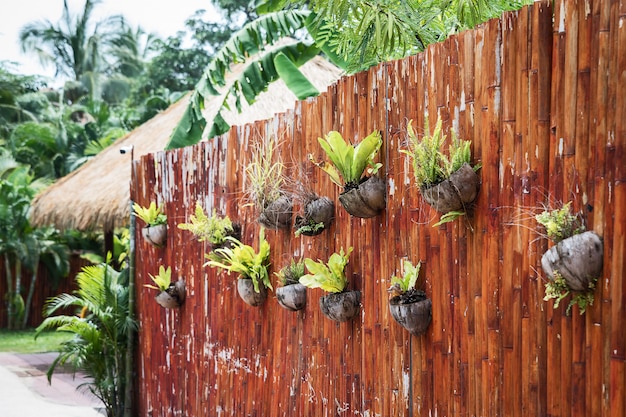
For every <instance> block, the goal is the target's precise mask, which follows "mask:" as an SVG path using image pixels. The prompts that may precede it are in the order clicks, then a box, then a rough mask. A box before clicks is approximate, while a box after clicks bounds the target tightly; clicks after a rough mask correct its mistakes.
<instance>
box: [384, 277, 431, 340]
mask: <svg viewBox="0 0 626 417" xmlns="http://www.w3.org/2000/svg"><path fill="white" fill-rule="evenodd" d="M389 311H390V313H391V316H392V317H393V318H394V320H395V321H396V322H398V324H400V325H401V326H402V327H404V328H405V329H406V330H408V331H409V333H411V334H413V335H415V336H419V335H421V334H423V333H424V332H425V331H426V329H427V328H428V326H429V325H430V322H431V320H432V302H431V301H430V299H429V298H427V297H426V294H424V292H423V291H418V290H414V289H412V290H409V291H407V292H406V293H404V294H402V295H398V296H395V297H393V298H391V299H390V300H389Z"/></svg>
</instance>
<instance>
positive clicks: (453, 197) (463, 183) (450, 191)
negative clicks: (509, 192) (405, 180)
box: [420, 163, 480, 214]
mask: <svg viewBox="0 0 626 417" xmlns="http://www.w3.org/2000/svg"><path fill="white" fill-rule="evenodd" d="M479 189H480V177H479V176H478V174H476V172H475V171H474V169H473V168H472V167H471V166H470V165H469V164H468V163H464V164H463V165H462V166H461V168H459V169H458V170H457V171H455V172H453V173H452V174H451V175H450V177H449V178H447V179H445V180H443V181H442V182H440V183H439V184H437V185H433V186H431V187H427V188H421V189H420V192H421V193H422V197H423V198H424V200H426V202H427V203H428V204H429V205H430V206H431V207H433V208H434V209H435V210H437V211H438V212H440V213H442V214H446V213H449V212H451V211H465V209H466V207H468V206H469V205H470V204H471V203H473V202H474V200H475V199H476V197H477V196H478V191H479Z"/></svg>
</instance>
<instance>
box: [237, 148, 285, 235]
mask: <svg viewBox="0 0 626 417" xmlns="http://www.w3.org/2000/svg"><path fill="white" fill-rule="evenodd" d="M276 150H277V145H276V143H275V142H274V140H273V139H268V140H266V139H263V140H262V141H260V142H258V143H256V144H254V145H252V148H251V150H250V152H251V157H250V163H249V164H248V165H246V167H245V183H246V188H245V194H246V200H247V202H248V203H249V204H250V205H252V206H253V207H254V209H255V212H256V214H257V216H258V217H257V221H258V223H259V224H260V225H262V226H263V227H265V228H268V229H273V230H278V229H288V228H289V227H291V218H292V214H293V202H292V201H291V198H290V197H289V195H288V194H287V193H286V192H285V190H284V186H285V176H284V174H283V169H284V165H283V163H282V162H281V161H280V160H279V159H277V158H275V157H274V153H275V152H276ZM275 159H276V160H275Z"/></svg>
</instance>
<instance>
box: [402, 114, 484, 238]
mask: <svg viewBox="0 0 626 417" xmlns="http://www.w3.org/2000/svg"><path fill="white" fill-rule="evenodd" d="M412 122H413V121H412V120H411V121H409V123H408V125H407V132H408V142H409V147H410V149H409V150H403V151H402V152H403V153H405V154H407V155H409V157H410V159H411V161H412V166H413V174H414V176H415V182H416V184H417V186H418V187H419V189H420V193H421V195H422V198H423V199H424V200H425V201H426V203H428V205H430V206H431V207H433V208H434V209H435V210H437V211H438V212H439V213H441V214H443V215H442V216H441V218H440V220H439V222H437V223H436V224H435V226H439V225H441V224H443V223H447V222H451V221H453V220H455V219H457V218H458V217H459V216H463V215H465V214H466V213H467V211H468V210H469V208H470V206H471V204H472V203H473V202H474V200H476V197H477V196H478V191H479V189H480V177H479V176H478V175H477V174H476V171H477V170H478V169H479V168H480V166H479V165H478V166H474V167H472V166H470V164H469V162H470V159H471V155H472V154H471V150H470V145H471V142H470V141H469V140H459V139H458V138H457V136H456V133H455V131H454V130H452V129H451V134H452V143H451V144H450V147H449V149H450V150H449V154H448V155H446V154H444V153H443V151H442V148H443V145H444V142H445V141H446V135H444V134H443V131H442V121H441V118H438V119H437V126H436V127H435V130H434V132H433V134H432V136H431V135H430V130H429V128H428V118H427V117H426V118H425V126H424V131H425V132H426V134H425V135H424V136H423V137H422V138H421V139H418V138H417V135H416V134H415V131H414V130H413V127H412V126H411V124H412Z"/></svg>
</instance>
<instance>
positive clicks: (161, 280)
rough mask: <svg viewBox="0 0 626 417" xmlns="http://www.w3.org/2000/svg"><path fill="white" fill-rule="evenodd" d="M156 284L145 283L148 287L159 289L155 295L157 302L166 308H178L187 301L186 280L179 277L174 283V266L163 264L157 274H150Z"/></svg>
mask: <svg viewBox="0 0 626 417" xmlns="http://www.w3.org/2000/svg"><path fill="white" fill-rule="evenodd" d="M149 275H150V278H151V279H152V282H153V283H154V284H155V285H151V284H145V285H144V286H145V287H147V288H152V289H154V290H157V291H159V293H158V294H157V295H156V296H155V297H154V298H155V300H156V302H157V303H159V305H161V306H162V307H164V308H178V307H180V306H181V305H182V304H183V302H184V301H185V281H183V280H182V279H179V280H178V281H177V282H176V283H172V268H171V267H169V266H168V267H167V269H165V267H164V266H163V265H161V266H160V267H159V273H158V274H157V275H152V274H149Z"/></svg>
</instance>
